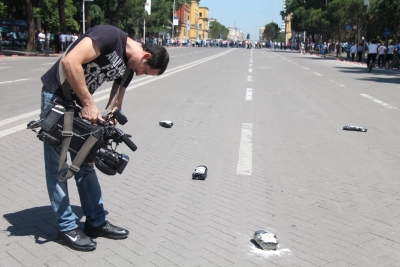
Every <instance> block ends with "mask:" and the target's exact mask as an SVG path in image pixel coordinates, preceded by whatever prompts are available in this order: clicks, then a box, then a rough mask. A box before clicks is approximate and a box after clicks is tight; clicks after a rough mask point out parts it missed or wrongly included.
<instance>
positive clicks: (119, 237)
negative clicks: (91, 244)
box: [84, 232, 128, 240]
mask: <svg viewBox="0 0 400 267" xmlns="http://www.w3.org/2000/svg"><path fill="white" fill-rule="evenodd" d="M84 233H85V234H86V235H87V236H90V237H93V238H96V237H104V238H108V239H115V240H118V239H126V238H127V237H128V235H123V236H117V235H99V234H91V233H88V232H84Z"/></svg>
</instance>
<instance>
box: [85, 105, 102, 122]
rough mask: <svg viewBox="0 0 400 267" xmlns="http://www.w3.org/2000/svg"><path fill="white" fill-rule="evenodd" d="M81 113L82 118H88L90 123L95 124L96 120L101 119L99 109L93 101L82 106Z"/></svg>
mask: <svg viewBox="0 0 400 267" xmlns="http://www.w3.org/2000/svg"><path fill="white" fill-rule="evenodd" d="M81 115H82V117H83V118H84V119H87V120H89V121H90V122H91V123H92V124H95V123H96V122H97V120H100V121H103V118H102V117H101V115H100V111H99V109H98V108H97V106H96V104H94V103H93V104H89V105H85V106H83V107H82V110H81Z"/></svg>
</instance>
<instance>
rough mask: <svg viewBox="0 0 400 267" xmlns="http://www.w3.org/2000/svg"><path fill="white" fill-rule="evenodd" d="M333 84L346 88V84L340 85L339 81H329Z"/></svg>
mask: <svg viewBox="0 0 400 267" xmlns="http://www.w3.org/2000/svg"><path fill="white" fill-rule="evenodd" d="M329 81H330V82H331V83H334V84H337V85H339V86H340V87H345V86H346V85H344V84H341V83H339V82H337V81H335V80H329Z"/></svg>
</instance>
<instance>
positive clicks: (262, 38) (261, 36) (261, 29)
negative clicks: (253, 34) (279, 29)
mask: <svg viewBox="0 0 400 267" xmlns="http://www.w3.org/2000/svg"><path fill="white" fill-rule="evenodd" d="M264 30H265V26H261V27H260V29H259V31H258V36H259V37H258V40H265V37H264Z"/></svg>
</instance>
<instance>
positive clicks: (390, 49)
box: [386, 42, 395, 69]
mask: <svg viewBox="0 0 400 267" xmlns="http://www.w3.org/2000/svg"><path fill="white" fill-rule="evenodd" d="M394 49H395V46H394V43H393V42H390V45H389V46H388V50H387V54H386V64H387V67H388V68H389V69H391V68H392V63H393V55H394Z"/></svg>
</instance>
